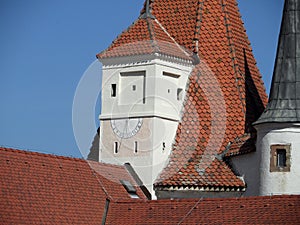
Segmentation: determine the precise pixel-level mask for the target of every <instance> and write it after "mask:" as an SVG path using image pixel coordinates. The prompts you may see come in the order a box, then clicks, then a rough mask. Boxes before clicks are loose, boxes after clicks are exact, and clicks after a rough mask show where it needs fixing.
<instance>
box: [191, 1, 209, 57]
mask: <svg viewBox="0 0 300 225" xmlns="http://www.w3.org/2000/svg"><path fill="white" fill-rule="evenodd" d="M205 1H206V0H203V1H201V0H198V10H197V15H196V26H195V34H194V40H195V47H194V48H195V49H194V51H195V53H196V54H198V53H199V38H200V32H201V22H202V16H203V5H204V3H205Z"/></svg>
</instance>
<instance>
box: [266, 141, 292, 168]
mask: <svg viewBox="0 0 300 225" xmlns="http://www.w3.org/2000/svg"><path fill="white" fill-rule="evenodd" d="M290 148H291V145H272V146H271V158H270V172H289V171H290V167H291V165H290Z"/></svg>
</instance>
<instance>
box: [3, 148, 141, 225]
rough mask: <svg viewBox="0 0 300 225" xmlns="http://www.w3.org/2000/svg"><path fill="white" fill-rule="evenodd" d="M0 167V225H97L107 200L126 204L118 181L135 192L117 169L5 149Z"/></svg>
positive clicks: (121, 170) (122, 173) (127, 176)
mask: <svg viewBox="0 0 300 225" xmlns="http://www.w3.org/2000/svg"><path fill="white" fill-rule="evenodd" d="M89 163H91V164H90V165H92V167H91V166H90V165H89ZM0 167H1V170H0V187H1V192H0V199H1V201H0V217H1V224H99V221H100V222H101V220H102V216H103V212H104V206H105V201H106V199H107V198H108V199H111V200H128V199H129V200H130V199H131V197H130V196H129V194H128V193H127V191H126V190H125V188H124V187H123V186H122V184H121V183H120V182H119V180H120V179H125V180H128V181H130V182H132V184H133V185H135V186H136V183H135V182H134V181H133V179H132V178H131V177H130V175H129V173H128V172H127V171H126V169H125V168H124V167H122V166H113V165H108V164H102V163H96V162H88V161H85V160H81V159H74V158H67V157H61V156H54V155H47V154H40V153H34V152H26V151H20V150H14V149H8V148H0ZM136 189H137V193H138V195H139V196H140V199H142V200H144V199H146V197H145V196H144V195H143V193H142V192H141V190H140V189H139V187H136ZM138 201H141V200H138Z"/></svg>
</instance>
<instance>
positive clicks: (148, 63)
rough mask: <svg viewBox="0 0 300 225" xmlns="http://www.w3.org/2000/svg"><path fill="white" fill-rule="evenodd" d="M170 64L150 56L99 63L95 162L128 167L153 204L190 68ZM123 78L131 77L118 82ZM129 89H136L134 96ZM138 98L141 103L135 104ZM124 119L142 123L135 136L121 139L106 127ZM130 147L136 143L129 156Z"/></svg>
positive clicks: (178, 64) (110, 128)
mask: <svg viewBox="0 0 300 225" xmlns="http://www.w3.org/2000/svg"><path fill="white" fill-rule="evenodd" d="M175 61H176V60H175ZM175 61H174V60H173V59H171V58H170V59H168V60H163V59H162V58H160V57H154V56H153V55H152V56H149V57H146V56H143V57H140V58H137V59H134V58H121V59H120V60H117V59H112V60H111V61H109V60H108V61H105V62H104V63H103V80H102V112H101V115H100V116H99V118H100V153H99V155H100V161H102V162H105V163H112V164H124V163H128V162H129V163H130V164H131V165H132V167H133V168H134V170H135V171H136V173H137V174H138V176H139V177H140V179H141V180H142V181H143V183H144V185H145V186H146V187H147V188H148V190H149V191H150V193H151V194H152V196H153V199H155V192H154V191H153V183H154V181H155V179H156V178H157V176H158V174H159V173H160V172H161V171H162V169H163V168H164V166H165V165H166V163H167V160H168V157H169V155H170V152H171V147H172V144H173V142H174V137H175V134H176V130H177V126H178V122H179V120H180V115H181V110H182V103H183V100H184V94H185V93H184V91H185V88H186V83H187V80H188V77H189V75H190V72H191V71H192V64H191V63H187V62H186V63H180V62H175ZM124 74H126V75H128V74H129V75H130V74H133V76H130V77H124V76H123V77H122V75H124ZM139 74H140V75H139ZM135 75H136V77H135ZM142 76H144V77H142ZM124 78H125V79H124ZM135 78H136V80H135ZM111 84H116V85H117V93H116V96H115V97H112V96H111ZM132 85H137V86H136V91H137V95H133V92H132ZM141 86H143V87H141ZM142 88H144V89H142ZM178 88H180V89H182V90H183V97H182V98H181V99H179V100H178V98H177V89H178ZM140 90H143V91H142V92H141V91H140ZM142 94H143V97H145V101H144V102H143V100H142V99H140V98H139V96H141V95H142ZM128 117H129V118H132V117H134V118H142V119H143V124H142V126H141V129H140V130H139V131H138V133H137V134H136V135H134V136H132V137H130V138H125V139H124V138H120V137H118V136H117V135H116V134H115V133H114V131H113V129H112V126H111V122H110V121H111V120H112V119H122V118H128ZM114 142H118V143H120V149H119V152H118V153H117V154H115V153H114ZM135 142H137V143H138V152H137V153H136V152H134V143H135Z"/></svg>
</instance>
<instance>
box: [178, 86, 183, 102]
mask: <svg viewBox="0 0 300 225" xmlns="http://www.w3.org/2000/svg"><path fill="white" fill-rule="evenodd" d="M182 92H183V91H182V88H178V89H177V100H178V101H180V100H182V95H183V94H182Z"/></svg>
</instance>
